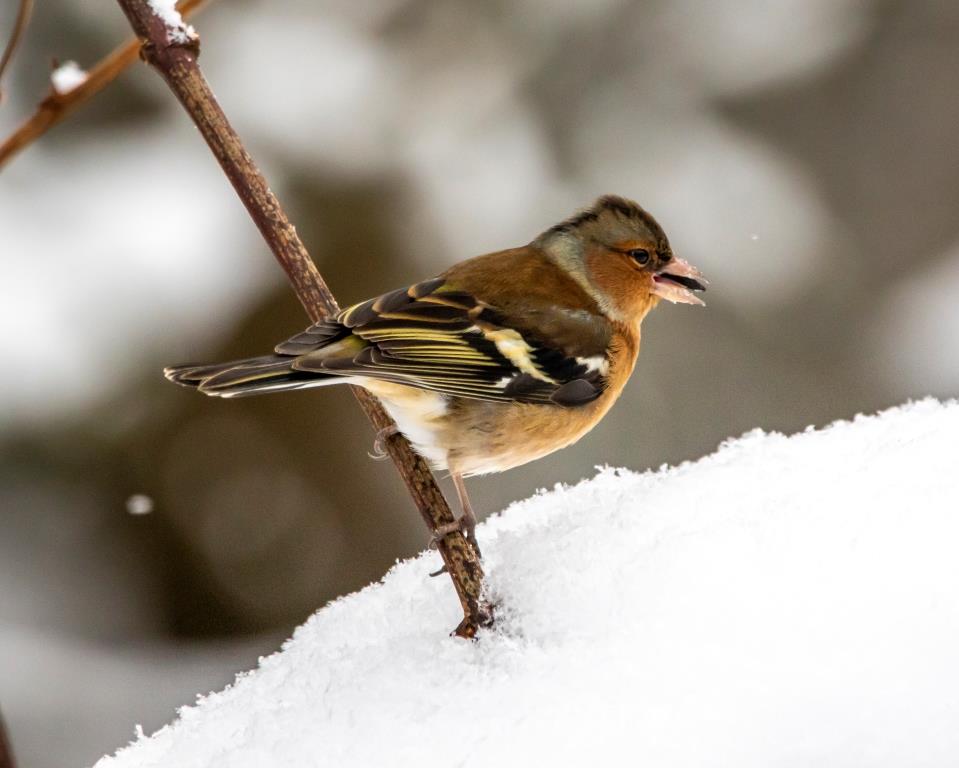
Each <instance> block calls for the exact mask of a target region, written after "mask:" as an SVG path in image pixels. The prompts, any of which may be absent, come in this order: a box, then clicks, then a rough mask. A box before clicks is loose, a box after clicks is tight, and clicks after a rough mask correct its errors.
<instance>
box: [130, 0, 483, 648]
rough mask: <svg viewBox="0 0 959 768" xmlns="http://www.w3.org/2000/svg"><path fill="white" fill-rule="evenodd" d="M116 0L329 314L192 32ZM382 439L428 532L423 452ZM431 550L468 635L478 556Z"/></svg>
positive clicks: (303, 295) (461, 544)
mask: <svg viewBox="0 0 959 768" xmlns="http://www.w3.org/2000/svg"><path fill="white" fill-rule="evenodd" d="M118 2H119V4H120V7H121V8H123V11H124V13H125V14H126V15H127V18H128V19H129V21H130V24H131V25H132V27H133V31H134V32H135V33H136V34H137V36H138V37H139V38H140V39H141V40H143V47H142V49H141V51H142V55H143V57H144V58H145V59H146V61H147V62H149V63H150V64H151V65H152V66H153V67H154V68H155V69H156V70H157V71H158V72H159V73H160V75H161V76H162V77H163V79H164V80H166V83H167V85H169V86H170V89H171V90H172V91H173V92H174V94H176V96H177V98H178V99H179V100H180V103H181V104H182V105H183V107H184V108H185V109H186V111H187V112H188V113H189V115H190V117H191V118H192V120H193V122H194V123H195V124H196V126H197V128H199V130H200V133H201V134H203V138H204V139H206V142H207V144H208V145H209V147H210V149H211V150H212V152H213V154H214V155H215V156H216V159H217V160H218V161H219V163H220V166H221V167H222V168H223V171H224V172H225V173H226V175H227V178H229V180H230V182H231V183H232V184H233V188H234V189H235V190H236V192H237V194H238V195H239V196H240V199H241V200H242V201H243V204H244V205H245V206H246V209H247V211H248V212H249V214H250V216H251V217H252V218H253V221H254V222H255V223H256V226H257V227H258V228H259V230H260V233H261V234H262V235H263V238H264V239H265V240H266V242H267V244H268V245H269V246H270V249H271V250H272V251H273V255H274V256H276V258H277V260H278V261H279V262H280V265H281V266H282V267H283V269H284V270H285V271H286V274H287V277H288V278H289V280H290V283H291V284H292V285H293V289H294V291H295V292H296V295H297V297H298V298H299V300H300V302H301V303H302V304H303V307H304V308H305V309H306V312H307V314H308V315H309V316H310V319H311V320H313V321H314V322H316V321H319V320H321V319H323V318H325V317H329V316H331V315H333V314H335V313H336V312H337V311H338V309H339V307H338V306H337V303H336V300H335V299H334V298H333V294H332V293H331V292H330V289H329V288H328V287H327V285H326V283H325V282H324V280H323V277H322V276H321V275H320V273H319V271H318V270H317V268H316V265H315V264H314V263H313V261H312V259H310V256H309V254H308V253H307V251H306V248H305V247H304V246H303V243H302V242H300V239H299V237H298V236H297V234H296V230H295V229H294V228H293V225H292V224H290V222H289V220H288V219H287V217H286V214H285V213H284V212H283V209H282V208H281V207H280V203H279V201H278V200H277V199H276V197H275V196H274V195H273V193H272V192H271V191H270V188H269V186H267V183H266V179H264V178H263V175H262V174H261V173H260V172H259V170H258V169H257V167H256V165H254V163H253V160H252V159H251V158H250V155H249V154H248V153H247V151H246V149H245V148H244V146H243V144H242V142H241V141H240V138H239V136H237V134H236V132H235V131H234V130H233V128H232V126H231V125H230V123H229V121H228V120H227V118H226V115H225V114H224V113H223V110H222V109H221V108H220V105H219V104H218V103H217V100H216V98H215V97H214V96H213V92H212V91H211V90H210V87H209V85H208V84H207V82H206V80H205V78H204V77H203V74H202V72H201V71H200V68H199V65H198V64H197V56H198V55H199V40H198V38H197V37H196V35H195V34H194V33H193V32H192V30H187V29H186V27H185V26H184V25H183V24H182V23H180V24H175V25H173V26H172V27H171V26H168V25H167V22H168V21H169V20H166V21H165V20H164V19H162V18H160V17H159V16H158V15H157V14H156V13H155V12H154V10H153V8H152V7H151V5H150V3H149V2H148V0H118ZM353 393H354V394H355V395H356V399H357V400H359V402H360V406H361V407H362V408H363V410H364V411H365V412H366V415H367V417H368V418H369V420H370V422H372V424H373V427H374V428H375V429H376V430H377V431H379V430H383V429H387V428H389V427H391V426H393V421H392V420H391V419H390V417H389V416H388V415H387V414H386V412H385V411H384V410H383V407H382V406H381V405H380V404H379V402H378V401H377V400H376V398H375V397H373V396H372V395H370V394H369V393H368V392H367V391H366V390H364V389H361V388H358V387H354V388H353ZM385 442H386V448H387V451H388V452H389V454H390V457H391V458H392V459H393V461H394V462H395V464H396V467H397V469H398V470H399V472H400V474H401V475H402V477H403V480H404V481H405V482H406V487H407V488H408V489H409V492H410V495H411V496H412V497H413V501H414V502H415V503H416V506H417V508H418V509H419V511H420V514H421V515H422V517H423V520H424V521H425V522H426V524H427V526H428V527H429V529H430V531H434V530H436V529H437V528H439V527H440V526H442V525H446V524H449V523H452V522H453V521H454V517H453V513H452V512H451V511H450V508H449V505H448V504H447V503H446V499H445V498H444V497H443V494H442V492H441V491H440V489H439V487H438V486H437V484H436V480H435V479H434V478H433V475H432V473H431V472H430V470H429V467H428V466H427V465H426V463H425V462H424V461H423V459H422V458H420V457H419V456H418V455H417V454H415V453H414V452H413V450H412V448H410V444H409V443H408V442H407V441H406V440H405V439H404V438H403V437H401V436H399V435H396V436H394V437H392V438H391V439H389V440H386V441H385ZM438 549H439V552H440V554H441V555H442V557H443V562H444V563H445V565H446V569H447V571H448V572H449V574H450V577H451V578H452V580H453V584H454V586H455V587H456V593H457V595H458V596H459V599H460V603H461V604H462V606H463V621H462V622H461V623H460V625H459V626H458V627H457V628H456V630H455V632H456V634H457V635H460V636H462V637H473V636H474V635H475V634H476V631H477V630H478V629H479V628H480V627H482V626H487V625H489V624H490V623H491V621H492V613H491V610H490V607H489V605H488V604H487V603H486V601H485V600H484V597H483V594H482V580H483V571H482V568H481V566H480V563H479V559H478V558H477V556H476V553H475V552H474V551H473V548H472V547H471V546H470V545H469V544H468V543H467V541H466V538H465V537H464V536H463V535H462V534H461V533H458V532H457V533H452V534H449V535H447V536H444V537H443V538H442V540H441V541H439V543H438Z"/></svg>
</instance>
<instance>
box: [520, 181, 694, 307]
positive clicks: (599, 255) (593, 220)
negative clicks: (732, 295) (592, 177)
mask: <svg viewBox="0 0 959 768" xmlns="http://www.w3.org/2000/svg"><path fill="white" fill-rule="evenodd" d="M535 244H536V245H537V246H539V247H540V248H542V249H544V250H545V251H546V252H547V253H549V254H550V256H551V257H552V258H553V259H554V260H555V261H556V262H557V263H558V264H559V265H560V266H561V267H562V268H563V269H565V270H566V271H567V272H569V273H570V274H571V275H572V276H573V277H574V278H575V279H576V281H577V282H579V283H580V285H582V286H583V287H584V288H585V289H586V290H587V292H588V293H590V295H591V296H592V297H593V298H594V299H595V300H596V302H597V303H598V304H599V305H600V307H601V308H602V310H603V311H604V312H606V314H607V315H609V316H610V317H613V318H615V319H620V320H624V321H627V322H628V321H636V320H642V318H643V317H644V316H645V315H646V313H647V312H648V311H649V310H650V309H652V308H653V307H655V306H656V304H657V303H659V300H660V299H666V300H667V301H672V302H674V303H683V304H703V303H704V302H703V301H702V299H700V298H699V296H697V295H696V292H699V291H705V290H706V280H705V279H704V278H703V275H702V273H701V272H700V271H699V270H698V269H696V267H694V266H692V265H691V264H689V263H688V262H686V261H684V260H683V259H680V258H678V257H677V256H674V255H673V251H672V248H670V245H669V240H668V239H667V238H666V233H664V232H663V230H662V227H660V226H659V224H658V223H657V222H656V220H655V219H654V218H653V217H652V216H650V215H649V213H647V212H646V211H645V210H643V209H642V208H640V207H639V206H638V205H637V204H636V203H634V202H633V201H631V200H626V199H625V198H622V197H616V196H615V195H605V196H603V197H601V198H599V199H598V200H597V201H596V202H595V203H594V204H593V205H592V206H590V207H589V208H587V209H586V210H584V211H581V212H580V213H577V214H575V215H574V216H571V217H570V218H568V219H566V220H565V221H563V222H560V223H559V224H557V225H556V226H555V227H552V228H550V229H548V230H547V231H546V232H544V233H543V234H542V235H540V237H539V238H537V240H536V241H535Z"/></svg>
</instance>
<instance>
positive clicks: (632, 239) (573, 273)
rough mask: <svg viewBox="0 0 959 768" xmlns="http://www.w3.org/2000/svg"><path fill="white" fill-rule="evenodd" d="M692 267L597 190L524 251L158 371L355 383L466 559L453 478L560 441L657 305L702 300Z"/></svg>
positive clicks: (461, 489) (589, 416)
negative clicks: (386, 421) (426, 480)
mask: <svg viewBox="0 0 959 768" xmlns="http://www.w3.org/2000/svg"><path fill="white" fill-rule="evenodd" d="M706 285H707V281H706V280H705V278H704V277H703V274H702V273H701V272H700V271H699V270H698V269H697V268H696V267H694V266H692V265H691V264H689V263H688V262H687V261H685V260H683V259H682V258H679V257H678V256H676V255H675V254H674V253H673V250H672V248H671V246H670V244H669V240H668V239H667V237H666V234H665V232H664V231H663V229H662V227H660V225H659V224H658V223H657V221H656V220H655V219H654V218H653V216H652V215H651V214H649V213H648V212H647V211H646V210H645V209H643V208H642V207H640V206H639V204H637V203H635V202H633V201H632V200H629V199H626V198H623V197H619V196H617V195H604V196H602V197H600V198H598V199H597V200H596V201H595V202H594V203H593V204H592V205H590V206H588V207H586V208H584V209H582V210H580V211H578V212H577V213H575V214H574V215H572V216H570V217H569V218H567V219H565V220H563V221H561V222H560V223H558V224H556V225H554V226H552V227H550V228H549V229H547V230H545V231H544V232H543V233H542V234H540V235H539V236H537V237H536V238H535V239H534V240H532V241H531V242H530V243H529V244H528V245H524V246H522V247H518V248H511V249H508V250H503V251H498V252H495V253H489V254H486V255H482V256H476V257H474V258H470V259H467V260H465V261H461V262H459V263H457V264H455V265H454V266H452V267H450V268H449V269H447V270H446V271H445V272H443V273H441V274H440V275H438V276H436V277H433V278H430V279H427V280H424V281H421V282H418V283H415V284H413V285H410V286H408V287H405V288H399V289H397V290H393V291H390V292H388V293H384V294H382V295H380V296H377V297H375V298H371V299H368V300H367V301H363V302H360V303H358V304H354V305H352V306H350V307H347V308H346V309H343V310H341V311H340V312H339V313H338V314H336V315H335V316H334V317H328V318H326V319H323V320H321V321H320V322H318V323H315V324H314V325H312V326H310V327H309V328H307V329H306V330H305V331H303V332H302V333H299V334H297V335H295V336H293V337H291V338H289V339H287V340H286V341H284V342H282V343H280V344H278V345H277V346H276V347H275V349H274V350H273V352H272V354H267V355H261V356H258V357H250V358H245V359H241V360H232V361H229V362H224V363H214V364H210V365H206V364H184V365H177V366H172V367H169V368H166V369H165V370H164V374H165V376H166V377H167V378H168V379H169V380H170V381H173V382H175V383H176V384H180V385H184V386H188V387H193V388H196V389H198V390H199V391H200V392H202V393H203V394H205V395H211V396H214V397H221V398H237V397H247V396H250V395H259V394H264V393H271V392H283V391H287V390H297V389H306V388H311V387H323V386H329V385H336V384H354V385H358V386H360V387H364V388H366V389H367V390H368V391H369V392H371V393H372V394H373V395H375V396H376V397H377V398H379V400H380V401H381V402H382V403H383V406H384V407H385V409H386V411H387V412H388V413H389V415H390V416H391V417H392V418H393V420H394V422H395V425H396V426H395V428H388V429H387V430H385V431H383V432H381V433H380V434H379V435H378V437H377V445H378V446H380V447H382V445H383V440H385V439H388V438H389V437H391V436H392V435H393V434H395V433H396V432H397V431H398V432H400V433H402V434H403V435H404V436H405V437H406V438H407V439H408V440H409V441H410V443H411V444H412V446H413V448H414V450H416V451H417V452H418V453H419V454H420V455H421V456H423V457H424V458H425V459H426V460H427V461H428V462H429V464H430V465H431V466H432V468H433V469H434V470H435V471H440V472H442V471H446V472H448V473H449V475H450V477H451V478H452V481H453V485H454V487H455V489H456V493H457V496H458V498H459V502H460V509H461V515H460V516H459V517H458V518H457V519H456V521H455V522H454V523H450V524H448V525H445V526H441V527H439V528H437V530H436V531H434V532H433V540H434V541H436V540H439V539H440V538H442V537H443V536H445V535H447V534H449V533H451V532H453V531H454V530H458V531H462V532H463V533H464V534H465V535H466V537H467V539H468V540H469V541H470V543H471V544H472V545H473V546H474V548H475V550H476V552H477V553H479V546H478V544H477V542H476V533H475V530H476V521H477V518H476V513H475V511H474V509H473V507H472V505H471V503H470V499H469V496H468V495H467V491H466V486H465V483H464V478H465V477H470V476H475V475H484V474H489V473H493V472H503V471H505V470H508V469H512V468H514V467H517V466H520V465H522V464H526V463H527V462H530V461H534V460H536V459H539V458H542V457H543V456H546V455H548V454H551V453H553V452H554V451H557V450H559V449H561V448H564V447H566V446H569V445H571V444H572V443H575V442H576V441H577V440H579V439H580V438H581V437H583V435H585V434H586V433H587V432H589V431H590V430H591V429H592V428H593V427H594V426H596V424H597V423H598V422H599V421H600V420H601V419H602V418H603V416H605V415H606V413H607V412H608V411H609V409H610V407H611V406H612V405H613V403H615V402H616V400H617V399H618V398H619V396H620V395H621V394H622V392H623V388H624V386H625V385H626V382H627V380H628V379H629V377H630V375H631V374H632V372H633V369H634V367H635V365H636V360H637V357H638V355H639V348H640V326H641V325H642V322H643V319H644V318H645V317H646V315H647V314H648V313H649V312H650V311H651V310H652V309H653V308H655V307H656V306H657V304H659V302H660V301H661V300H662V299H665V300H667V301H670V302H673V303H685V304H698V305H702V304H704V302H703V301H702V299H701V298H700V297H699V296H698V295H697V294H698V293H700V292H702V291H705V290H706Z"/></svg>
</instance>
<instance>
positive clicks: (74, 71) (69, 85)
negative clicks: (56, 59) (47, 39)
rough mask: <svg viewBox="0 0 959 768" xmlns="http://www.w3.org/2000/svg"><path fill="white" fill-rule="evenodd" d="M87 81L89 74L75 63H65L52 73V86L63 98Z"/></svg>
mask: <svg viewBox="0 0 959 768" xmlns="http://www.w3.org/2000/svg"><path fill="white" fill-rule="evenodd" d="M86 81H87V72H86V70H85V69H83V68H82V67H81V66H80V65H79V64H77V63H76V62H75V61H65V62H63V64H61V65H60V66H59V67H57V68H56V69H55V70H53V72H51V73H50V84H51V85H53V90H55V91H56V92H57V93H59V94H60V95H61V96H62V95H63V94H65V93H69V92H70V91H72V90H73V89H74V88H76V87H77V86H79V85H83V84H84V83H85V82H86Z"/></svg>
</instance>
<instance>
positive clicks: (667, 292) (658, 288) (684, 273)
mask: <svg viewBox="0 0 959 768" xmlns="http://www.w3.org/2000/svg"><path fill="white" fill-rule="evenodd" d="M706 285H707V282H706V278H704V277H703V273H702V272H700V271H699V270H698V269H696V267H694V266H693V265H692V264H690V263H689V262H688V261H685V260H683V259H678V258H675V257H674V258H673V259H672V260H671V261H670V262H669V263H668V264H667V265H666V266H665V267H663V270H662V271H661V272H659V273H657V274H655V275H653V295H654V296H660V297H662V298H664V299H666V301H671V302H673V304H699V305H700V306H706V302H705V301H703V300H702V299H701V298H699V296H697V295H696V294H695V293H693V291H705V290H706Z"/></svg>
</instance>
